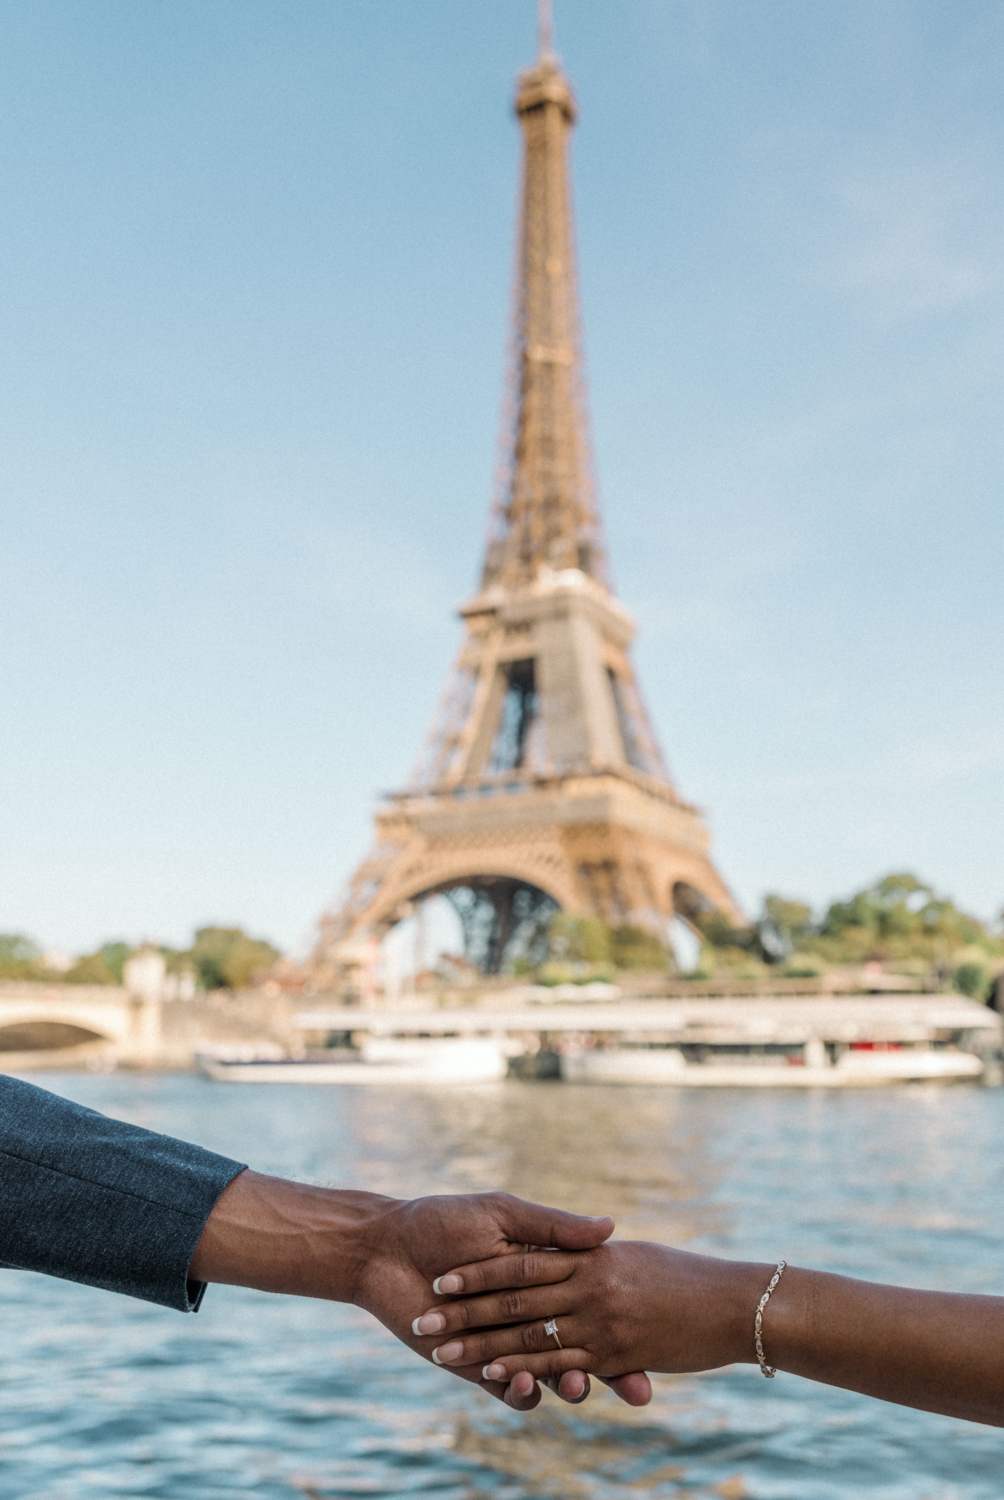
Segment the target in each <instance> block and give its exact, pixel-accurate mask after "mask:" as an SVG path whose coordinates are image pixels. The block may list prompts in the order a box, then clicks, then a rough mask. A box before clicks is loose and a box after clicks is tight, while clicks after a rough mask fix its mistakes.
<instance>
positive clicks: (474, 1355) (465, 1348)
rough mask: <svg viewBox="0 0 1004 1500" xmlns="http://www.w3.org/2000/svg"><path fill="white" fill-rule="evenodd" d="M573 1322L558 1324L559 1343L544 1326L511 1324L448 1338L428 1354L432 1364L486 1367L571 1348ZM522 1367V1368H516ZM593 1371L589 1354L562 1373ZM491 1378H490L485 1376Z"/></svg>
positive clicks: (566, 1366) (540, 1322) (591, 1358)
mask: <svg viewBox="0 0 1004 1500" xmlns="http://www.w3.org/2000/svg"><path fill="white" fill-rule="evenodd" d="M575 1322H576V1320H575V1319H571V1318H564V1319H562V1321H561V1324H560V1325H559V1337H560V1338H561V1344H560V1345H558V1344H556V1343H555V1341H554V1339H553V1338H552V1337H551V1335H550V1334H548V1333H547V1332H546V1331H545V1328H544V1323H543V1322H542V1321H541V1320H539V1319H538V1320H537V1321H536V1322H533V1323H515V1324H513V1325H512V1327H510V1328H492V1329H486V1330H484V1331H482V1332H478V1333H471V1334H466V1335H465V1336H464V1337H463V1338H453V1339H448V1340H447V1342H446V1343H445V1344H440V1345H439V1346H438V1348H435V1349H433V1351H432V1361H433V1364H437V1365H448V1366H451V1367H456V1366H458V1365H487V1364H491V1363H492V1361H493V1360H495V1359H501V1358H502V1357H503V1356H504V1355H507V1354H517V1355H518V1354H542V1353H545V1352H546V1351H547V1350H558V1349H561V1348H564V1349H574V1348H576V1347H577V1340H576V1337H575V1333H574V1328H575ZM517 1368H518V1369H519V1368H522V1366H517ZM587 1368H595V1361H594V1360H593V1357H592V1355H590V1356H589V1364H588V1366H587V1365H577V1364H564V1365H562V1367H561V1369H562V1373H564V1371H565V1370H583V1369H587ZM489 1378H491V1377H489Z"/></svg>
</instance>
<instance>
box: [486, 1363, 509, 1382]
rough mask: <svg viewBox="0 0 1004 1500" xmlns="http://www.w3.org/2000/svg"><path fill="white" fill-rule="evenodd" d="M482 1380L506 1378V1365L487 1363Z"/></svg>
mask: <svg viewBox="0 0 1004 1500" xmlns="http://www.w3.org/2000/svg"><path fill="white" fill-rule="evenodd" d="M481 1379H482V1380H504V1379H505V1365H485V1367H484V1369H483V1370H482V1371H481Z"/></svg>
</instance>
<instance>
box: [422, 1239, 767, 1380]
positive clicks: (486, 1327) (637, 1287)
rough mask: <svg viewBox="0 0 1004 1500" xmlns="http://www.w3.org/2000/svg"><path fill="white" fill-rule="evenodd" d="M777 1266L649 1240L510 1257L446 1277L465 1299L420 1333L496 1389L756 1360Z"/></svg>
mask: <svg viewBox="0 0 1004 1500" xmlns="http://www.w3.org/2000/svg"><path fill="white" fill-rule="evenodd" d="M772 1271H773V1267H772V1266H761V1265H755V1264H750V1263H746V1262H738V1261H726V1260H716V1259H713V1258H712V1257H710V1256H704V1255H690V1254H688V1253H687V1252H686V1251H683V1250H669V1249H667V1248H666V1247H664V1246H662V1245H651V1244H645V1243H643V1242H624V1243H620V1244H613V1245H602V1246H600V1247H598V1248H596V1249H592V1250H583V1251H579V1252H578V1253H577V1254H574V1255H567V1254H563V1253H562V1252H560V1251H558V1252H554V1251H551V1252H547V1251H543V1252H540V1251H533V1252H531V1253H529V1254H523V1255H520V1254H517V1255H507V1256H505V1257H503V1258H501V1259H496V1260H491V1261H485V1262H482V1263H481V1264H480V1265H468V1266H463V1267H461V1268H460V1269H459V1270H457V1271H453V1272H451V1273H449V1274H447V1275H445V1276H441V1277H439V1279H438V1280H437V1281H436V1283H435V1290H436V1291H437V1292H440V1293H442V1292H446V1293H451V1294H453V1295H454V1296H457V1294H459V1293H463V1294H464V1295H463V1296H462V1297H459V1299H458V1300H455V1301H452V1302H447V1303H444V1304H441V1305H440V1306H438V1307H435V1308H432V1309H430V1311H429V1312H427V1313H424V1314H423V1315H422V1316H421V1317H420V1318H416V1320H415V1323H414V1324H413V1331H414V1332H415V1333H416V1334H418V1335H421V1336H422V1337H423V1339H428V1340H429V1342H430V1343H432V1344H433V1349H432V1358H433V1359H434V1360H435V1362H436V1363H437V1364H441V1365H447V1366H449V1367H451V1368H454V1369H457V1368H462V1367H470V1366H480V1367H481V1378H482V1380H483V1381H484V1382H485V1383H487V1384H490V1385H493V1386H494V1384H495V1383H496V1382H498V1381H510V1380H512V1378H513V1377H514V1376H515V1375H516V1374H517V1373H522V1372H529V1373H530V1374H532V1375H533V1376H535V1377H536V1378H537V1379H539V1380H546V1379H552V1380H554V1379H559V1378H560V1377H561V1376H562V1375H563V1374H564V1373H565V1372H566V1371H570V1370H583V1371H591V1372H593V1373H594V1374H597V1375H600V1376H601V1377H607V1378H610V1377H618V1376H622V1375H625V1374H626V1373H627V1372H629V1371H636V1370H662V1371H694V1370H708V1369H715V1368H717V1367H718V1366H720V1365H727V1364H733V1363H735V1362H736V1361H740V1360H746V1361H751V1360H752V1359H753V1358H754V1352H753V1313H754V1311H755V1309H756V1304H757V1301H758V1300H759V1297H760V1294H761V1293H762V1291H763V1288H764V1287H765V1286H766V1284H767V1281H768V1280H769V1278H770V1275H771V1272H772ZM549 1319H554V1320H555V1322H556V1324H557V1331H558V1337H559V1338H560V1340H561V1346H562V1347H561V1348H560V1349H559V1348H558V1345H557V1343H556V1342H555V1340H554V1338H553V1337H552V1336H550V1335H548V1334H547V1333H546V1332H545V1329H544V1324H545V1322H546V1321H547V1320H549ZM433 1341H434V1342H433Z"/></svg>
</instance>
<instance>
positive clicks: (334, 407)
mask: <svg viewBox="0 0 1004 1500" xmlns="http://www.w3.org/2000/svg"><path fill="white" fill-rule="evenodd" d="M555 11H556V17H555V20H556V39H557V45H558V50H559V52H560V53H561V55H562V58H563V60H564V62H565V65H566V67H567V68H568V70H569V72H570V74H571V77H572V79H573V82H574V85H575V88H576V91H577V94H578V97H579V102H580V106H581V115H582V117H581V124H580V127H579V129H578V130H577V132H576V137H575V146H574V159H575V175H576V197H577V212H578V226H579V230H578V232H579V250H580V262H581V271H582V284H583V302H584V309H583V310H584V323H585V334H586V346H587V352H588V361H589V379H590V390H591V404H592V414H593V433H594V440H595V446H596V453H597V464H598V475H599V484H600V492H601V496H602V503H603V507H604V512H605V517H606V524H607V532H608V539H609V543H610V549H611V553H612V559H613V569H614V576H615V580H616V583H617V588H618V592H619V594H620V596H621V597H622V598H623V600H624V601H625V603H626V604H627V605H628V606H629V608H631V609H632V610H633V611H634V613H635V615H636V616H637V619H638V622H639V630H640V633H639V639H638V643H637V648H636V660H637V663H638V666H639V669H640V673H641V676H642V680H643V684H644V687H645V690H646V693H647V696H648V699H649V702H650V705H651V708H652V712H653V717H654V719H655V721H656V724H657V726H658V730H659V733H660V736H661V738H662V741H663V744H664V747H665V750H666V755H667V759H668V760H669V763H670V765H671V766H672V768H673V772H674V775H675V777H676V780H677V782H678V785H679V787H680V789H681V790H682V792H683V793H684V795H686V796H687V797H689V798H691V799H692V800H694V801H696V802H698V803H700V804H701V805H702V806H704V807H705V808H706V809H707V811H708V815H709V818H710V822H711V825H712V828H713V832H714V840H715V845H714V847H715V853H716V858H717V861H718V863H719V866H720V868H721V869H722V871H723V873H724V875H725V877H726V879H727V880H728V881H729V882H730V883H731V884H732V886H733V888H734V889H735V891H736V892H737V894H738V896H739V898H740V900H741V901H742V902H743V903H744V904H745V905H746V906H747V908H748V909H750V910H753V909H754V908H755V906H756V904H757V903H758V901H759V899H760V897H761V895H762V894H763V892H765V891H767V890H778V891H781V892H783V893H785V894H789V895H799V896H805V897H807V898H809V899H810V900H812V901H814V902H817V903H819V902H822V901H824V900H825V899H827V898H829V897H830V896H834V895H839V894H843V893H846V892H847V891H849V890H851V889H854V888H856V887H858V886H860V885H862V884H864V883H865V882H867V881H869V880H871V879H873V878H875V877H876V876H879V875H881V874H883V873H885V872H886V871H888V870H891V869H904V868H905V869H912V870H914V871H916V872H917V873H919V874H921V875H923V876H924V877H926V878H927V879H929V880H930V881H932V882H933V883H934V884H935V885H936V886H938V887H939V888H940V889H942V890H943V891H945V892H947V893H949V894H951V895H953V896H955V897H956V898H957V899H958V900H960V901H961V902H963V903H964V904H966V905H968V906H969V907H970V908H971V909H974V910H976V911H977V912H978V913H981V914H983V915H986V916H990V915H991V914H993V913H995V912H997V911H999V910H1000V908H1001V906H1002V904H1004V701H1002V691H1001V677H1002V652H1004V557H1002V550H1004V549H1002V504H1001V500H1002V488H1004V485H1002V474H1004V439H1002V432H1004V425H1002V396H1004V277H1002V268H1004V193H1002V184H1004V106H1002V99H1004V7H1002V5H1001V4H1000V3H999V0H993V3H991V0H843V3H841V4H839V5H806V4H805V3H804V0H761V3H758V4H756V5H750V4H748V3H746V0H557V3H556V6H555ZM533 46H534V18H533V5H532V0H491V3H484V0H482V3H472V0H170V3H167V0H158V3H145V4H136V3H135V0H32V3H30V4H29V3H24V0H22V3H14V4H9V5H6V6H4V7H3V9H2V13H0V203H2V206H3V207H2V213H3V221H4V227H3V233H2V234H0V510H2V529H0V537H2V554H0V567H2V574H0V619H2V640H0V670H2V673H3V699H2V701H3V713H2V715H0V778H2V808H0V838H2V881H0V931H2V930H7V931H10V930H17V929H21V930H26V931H27V932H29V933H31V934H33V935H35V936H36V937H37V938H38V939H39V940H40V941H42V942H43V943H44V944H45V945H47V946H49V947H60V948H64V949H70V950H80V949H83V948H87V947H90V946H93V945H94V944H96V943H98V942H99V941H102V940H103V939H105V938H108V937H113V936H117V935H124V936H125V937H127V938H131V939H137V940H138V939H139V938H141V937H143V936H154V937H158V938H161V939H162V940H164V941H172V942H175V943H185V942H187V941H188V939H189V935H190V932H191V930H192V928H193V927H194V926H195V925H201V924H203V923H208V922H224V923H240V924H243V925H245V926H247V927H249V928H250V929H252V930H253V931H255V932H256V933H262V934H265V935H268V936H270V937H272V938H274V939H277V940H278V941H279V942H280V943H281V944H282V945H284V946H294V947H295V946H297V945H301V946H302V945H303V944H305V943H306V942H307V941H309V938H310V934H311V930H312V925H313V922H314V920H315V918H316V916H317V914H318V913H319V911H320V910H321V908H322V907H323V906H324V905H325V904H326V903H327V902H329V901H330V900H331V898H332V897H333V896H334V894H335V893H336V892H337V890H338V888H339V886H340V884H341V882H342V881H343V880H344V878H345V877H346V876H347V874H348V873H349V872H350V870H351V867H352V866H353V864H354V863H355V862H356V860H357V859H359V858H360V857H361V855H362V854H363V853H364V852H365V848H366V845H367V843H368V840H369V827H370V816H371V809H372V805H373V801H374V798H375V796H376V794H377V793H379V792H380V791H381V790H385V789H389V788H394V787H396V786H399V785H400V784H401V783H402V781H403V779H404V778H405V776H406V775H407V772H408V770H409V767H410V764H411V762H412V759H413V758H414V756H415V753H416V751H417V749H418V746H419V743H420V741H421V738H422V736H423V734H424V733H425V728H426V723H427V720H428V718H429V716H430V714H431V711H432V709H433V707H434V704H435V702H436V699H437V697H438V694H439V692H440V688H441V684H442V679H443V677H444V674H445V672H446V670H447V667H448V664H449V661H450V658H451V655H452V652H453V650H454V647H455V644H456V641H457V639H458V626H457V623H456V620H455V618H454V616H453V613H452V611H453V609H454V607H455V606H456V604H458V603H459V602H460V601H461V600H462V599H463V598H464V597H465V596H466V595H468V594H469V593H470V592H471V590H472V587H473V585H474V582H475V580H476V576H477V570H478V562H479V556H480V550H481V546H482V541H483V537H484V532H485V522H486V515H487V507H488V502H489V497H490V490H491V474H492V468H493V463H494V453H495V444H496V431H497V419H498V409H499V396H500V390H501V382H502V368H503V360H504V353H505V346H506V339H507V324H508V315H509V308H508V303H509V293H510V282H511V275H512V241H513V222H512V221H513V209H514V202H515V193H516V167H517V145H518V143H517V134H516V126H515V122H514V120H513V119H512V116H511V113H510V108H509V102H510V97H511V91H512V82H513V77H514V74H515V72H516V70H517V69H518V68H519V67H520V66H522V65H525V64H526V63H527V62H528V61H530V60H531V57H532V52H533Z"/></svg>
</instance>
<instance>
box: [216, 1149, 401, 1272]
mask: <svg viewBox="0 0 1004 1500" xmlns="http://www.w3.org/2000/svg"><path fill="white" fill-rule="evenodd" d="M395 1206H396V1200H394V1199H391V1198H384V1197H381V1196H380V1195H379V1194H377V1193H363V1192H349V1191H339V1190H336V1189H332V1188H320V1187H312V1186H310V1185H309V1184H307V1183H299V1182H288V1181H286V1180H285V1179H284V1178H281V1177H267V1176H264V1175H263V1174H262V1173H259V1172H251V1171H246V1172H242V1173H241V1174H240V1176H239V1177H236V1178H235V1179H234V1181H233V1182H232V1183H231V1184H230V1186H229V1187H228V1188H226V1189H225V1190H224V1192H223V1194H222V1195H221V1197H220V1198H219V1200H218V1201H217V1204H216V1206H215V1208H214V1209H213V1212H212V1213H211V1214H210V1216H209V1219H208V1220H207V1222H206V1226H205V1229H204V1230H203V1233H202V1237H201V1239H200V1240H199V1243H198V1246H197V1247H196V1251H195V1254H194V1255H193V1257H192V1262H191V1266H190V1269H189V1274H190V1275H191V1276H192V1278H193V1279H195V1280H198V1281H217V1282H225V1283H229V1284H230V1285H235V1286H250V1287H255V1288H257V1289H258V1290H259V1291H265V1292H286V1293H291V1294H293V1295H296V1296H301V1297H325V1298H330V1299H332V1300H334V1301H337V1302H354V1301H356V1300H358V1291H359V1287H360V1283H361V1281H362V1279H363V1275H364V1272H365V1270H366V1267H367V1265H368V1264H369V1262H370V1261H371V1259H372V1257H373V1255H374V1254H375V1253H376V1251H377V1247H378V1245H379V1244H380V1239H381V1235H380V1228H379V1226H380V1225H381V1223H382V1222H385V1221H386V1217H387V1214H388V1211H389V1210H393V1208H394V1207H395Z"/></svg>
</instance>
